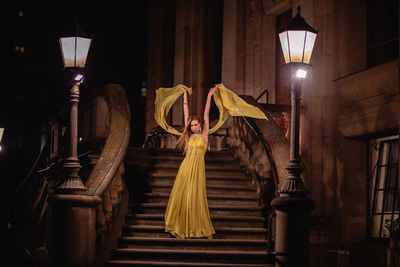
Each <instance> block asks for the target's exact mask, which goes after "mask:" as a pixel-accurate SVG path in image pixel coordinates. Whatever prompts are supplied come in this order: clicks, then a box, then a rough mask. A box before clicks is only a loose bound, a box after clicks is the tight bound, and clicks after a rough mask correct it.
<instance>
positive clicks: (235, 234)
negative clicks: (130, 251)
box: [122, 225, 267, 240]
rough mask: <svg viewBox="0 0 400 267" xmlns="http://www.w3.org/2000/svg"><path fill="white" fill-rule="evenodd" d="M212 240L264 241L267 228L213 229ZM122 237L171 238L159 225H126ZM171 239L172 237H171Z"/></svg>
mask: <svg viewBox="0 0 400 267" xmlns="http://www.w3.org/2000/svg"><path fill="white" fill-rule="evenodd" d="M214 230H215V235H214V236H213V239H251V240H253V239H257V240H266V236H267V228H255V227H253V228H250V227H214ZM122 232H123V234H122V236H123V237H126V236H133V237H162V238H168V237H171V235H170V233H167V232H165V227H164V226H161V225H126V226H124V227H122ZM171 238H173V237H171Z"/></svg>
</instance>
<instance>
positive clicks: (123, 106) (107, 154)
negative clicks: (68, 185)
mask: <svg viewBox="0 0 400 267" xmlns="http://www.w3.org/2000/svg"><path fill="white" fill-rule="evenodd" d="M104 87H105V94H106V101H107V103H108V107H109V121H110V130H109V135H108V137H107V141H106V143H105V145H104V147H103V150H102V153H101V155H100V158H99V160H98V162H97V164H96V166H95V168H94V169H93V171H92V173H91V174H90V176H89V178H88V181H87V183H86V184H85V186H86V188H87V190H86V191H84V192H82V194H85V195H92V196H98V197H101V196H103V194H104V193H105V191H106V189H107V188H108V186H109V185H110V183H111V182H112V180H113V178H114V176H115V174H116V173H117V171H118V169H119V168H120V165H121V163H122V162H123V160H124V157H125V153H126V150H127V149H128V145H129V138H130V119H131V114H130V109H129V104H128V102H127V99H126V96H125V91H124V88H122V87H121V86H119V85H117V84H108V85H105V86H104Z"/></svg>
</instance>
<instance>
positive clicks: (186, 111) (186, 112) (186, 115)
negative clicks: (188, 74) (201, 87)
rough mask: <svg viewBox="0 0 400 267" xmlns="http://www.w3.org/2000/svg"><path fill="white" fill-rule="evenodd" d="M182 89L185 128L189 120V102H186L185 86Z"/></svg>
mask: <svg viewBox="0 0 400 267" xmlns="http://www.w3.org/2000/svg"><path fill="white" fill-rule="evenodd" d="M184 90H185V91H184V92H183V115H184V120H185V129H186V126H187V124H188V122H189V103H188V96H187V90H186V88H185V89H184Z"/></svg>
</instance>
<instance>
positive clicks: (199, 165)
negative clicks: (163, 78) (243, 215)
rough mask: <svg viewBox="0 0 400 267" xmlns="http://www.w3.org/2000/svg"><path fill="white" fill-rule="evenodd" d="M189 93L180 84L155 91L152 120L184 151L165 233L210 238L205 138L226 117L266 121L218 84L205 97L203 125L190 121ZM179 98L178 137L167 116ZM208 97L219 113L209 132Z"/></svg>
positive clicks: (166, 218)
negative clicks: (182, 123) (181, 125)
mask: <svg viewBox="0 0 400 267" xmlns="http://www.w3.org/2000/svg"><path fill="white" fill-rule="evenodd" d="M188 93H189V94H191V93H192V88H190V87H186V86H185V85H183V84H178V85H176V86H174V87H170V88H166V87H160V88H158V89H157V91H156V99H155V103H154V104H155V112H154V118H155V120H156V122H157V123H158V124H159V125H160V126H161V127H162V128H163V129H164V130H165V131H167V132H169V133H172V134H175V135H182V136H181V137H180V138H179V140H178V145H179V146H181V147H183V149H184V150H185V154H186V155H185V158H184V160H183V161H182V163H181V165H180V167H179V170H178V174H177V175H176V178H175V182H174V185H173V187H172V190H171V194H170V197H169V200H168V206H167V210H166V212H165V231H166V232H169V233H171V234H172V235H173V236H175V237H177V238H201V237H207V238H212V237H213V235H214V234H215V230H214V228H213V226H212V223H211V218H210V212H209V209H208V203H207V194H206V177H205V162H204V156H205V153H206V151H207V143H208V135H209V134H211V133H213V132H215V131H217V130H218V129H219V128H220V127H221V126H222V125H223V124H224V122H225V121H226V120H227V118H228V117H229V116H247V117H252V118H257V119H266V120H268V119H267V117H266V115H265V114H264V113H263V112H262V111H261V110H260V109H258V108H257V107H255V106H252V105H250V104H248V103H247V102H246V101H244V100H243V99H242V98H240V97H239V96H237V95H236V94H235V93H233V92H232V91H230V90H229V89H227V88H226V87H225V86H224V85H223V84H222V83H221V84H216V85H215V86H214V87H213V88H211V89H210V91H209V93H208V97H207V101H206V105H205V108H204V118H203V119H204V121H203V125H202V124H201V121H200V119H199V118H198V117H195V116H192V117H189V107H188V96H187V94H188ZM182 94H183V110H184V116H185V130H184V132H183V133H180V132H179V131H177V130H176V129H175V128H173V127H171V126H170V125H168V123H167V116H168V113H169V110H170V109H171V107H172V105H173V104H174V103H175V101H176V100H177V99H178V98H179V97H180V96H181V95H182ZM211 97H213V98H214V101H215V104H216V106H217V107H218V109H219V119H218V122H217V123H216V124H215V125H214V126H213V127H212V128H211V129H209V128H210V125H209V110H210V104H211Z"/></svg>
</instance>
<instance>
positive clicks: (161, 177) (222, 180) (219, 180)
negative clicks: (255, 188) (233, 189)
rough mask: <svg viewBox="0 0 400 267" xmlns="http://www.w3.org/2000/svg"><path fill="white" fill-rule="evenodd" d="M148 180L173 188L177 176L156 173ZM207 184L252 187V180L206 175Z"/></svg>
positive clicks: (239, 177) (244, 177)
mask: <svg viewBox="0 0 400 267" xmlns="http://www.w3.org/2000/svg"><path fill="white" fill-rule="evenodd" d="M150 175H151V176H149V177H148V178H147V181H148V182H150V183H153V184H159V185H168V186H172V185H173V184H174V182H175V176H176V172H175V174H173V173H171V174H169V173H154V174H150ZM206 184H207V185H209V186H213V185H220V184H221V185H237V186H252V185H253V183H252V180H251V178H249V177H246V176H237V177H231V176H223V175H215V174H211V175H206Z"/></svg>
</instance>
